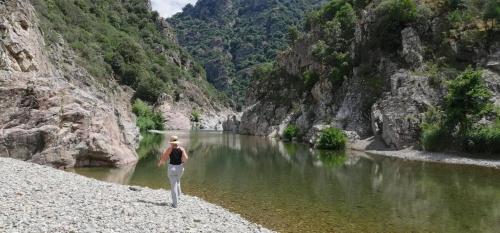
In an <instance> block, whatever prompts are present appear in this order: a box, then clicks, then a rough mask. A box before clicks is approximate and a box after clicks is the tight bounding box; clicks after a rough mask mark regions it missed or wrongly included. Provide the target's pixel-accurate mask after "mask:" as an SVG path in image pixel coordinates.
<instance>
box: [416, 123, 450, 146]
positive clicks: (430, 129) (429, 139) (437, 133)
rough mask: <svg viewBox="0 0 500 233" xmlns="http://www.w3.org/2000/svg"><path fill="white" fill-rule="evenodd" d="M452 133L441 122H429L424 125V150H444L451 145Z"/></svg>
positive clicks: (422, 140)
mask: <svg viewBox="0 0 500 233" xmlns="http://www.w3.org/2000/svg"><path fill="white" fill-rule="evenodd" d="M449 138H450V135H449V134H448V133H447V132H446V131H445V130H443V129H442V127H441V125H439V124H428V125H426V126H424V127H422V136H421V139H420V140H421V143H422V146H423V149H424V150H427V151H442V150H444V149H446V148H447V147H448V145H449V143H450V142H449V141H448V139H449Z"/></svg>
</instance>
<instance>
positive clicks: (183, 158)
mask: <svg viewBox="0 0 500 233" xmlns="http://www.w3.org/2000/svg"><path fill="white" fill-rule="evenodd" d="M181 149H182V162H183V163H185V162H186V161H188V159H189V156H188V154H187V152H186V150H184V148H181Z"/></svg>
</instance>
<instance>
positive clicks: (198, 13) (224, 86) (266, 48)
mask: <svg viewBox="0 0 500 233" xmlns="http://www.w3.org/2000/svg"><path fill="white" fill-rule="evenodd" d="M325 2H326V0H289V1H274V0H273V1H267V0H266V1H248V0H232V1H207V0H200V1H198V2H197V4H196V5H195V6H192V5H188V6H186V7H185V8H184V9H183V12H182V13H180V14H177V15H175V16H173V17H172V18H171V19H169V22H170V23H171V24H172V26H173V27H174V28H175V29H176V32H177V35H178V38H179V42H180V43H181V44H182V45H183V46H184V47H185V48H187V50H188V51H189V52H190V53H191V54H192V55H193V56H194V57H195V58H196V59H197V60H198V61H200V62H201V63H202V64H203V65H204V66H205V69H206V70H207V78H208V80H210V82H212V83H213V84H214V85H215V86H216V87H217V88H218V89H220V90H224V91H225V92H226V93H228V95H229V96H231V97H232V98H233V99H238V100H239V101H240V102H242V101H243V98H242V97H243V96H244V94H245V92H246V90H247V87H248V86H249V85H250V81H251V80H250V78H251V77H248V71H249V69H253V68H254V67H255V66H256V65H258V64H261V63H266V62H270V61H272V60H274V58H275V57H276V54H277V52H279V51H280V50H283V49H285V48H286V46H287V42H288V41H295V40H296V39H297V38H298V36H299V34H298V31H296V30H294V29H295V28H300V24H301V21H302V19H303V17H304V14H305V13H306V12H308V11H309V10H312V9H314V8H316V7H318V6H319V5H320V4H323V3H325ZM229 4H230V6H229ZM208 12H210V13H208ZM289 29H290V30H289Z"/></svg>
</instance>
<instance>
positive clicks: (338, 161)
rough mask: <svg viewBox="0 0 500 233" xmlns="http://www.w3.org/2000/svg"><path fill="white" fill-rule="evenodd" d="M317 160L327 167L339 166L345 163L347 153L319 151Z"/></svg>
mask: <svg viewBox="0 0 500 233" xmlns="http://www.w3.org/2000/svg"><path fill="white" fill-rule="evenodd" d="M318 158H319V160H320V161H321V163H323V164H324V165H325V166H327V167H329V168H336V167H340V166H342V165H344V164H345V161H346V160H347V155H346V153H345V152H344V151H325V150H320V151H319V156H318Z"/></svg>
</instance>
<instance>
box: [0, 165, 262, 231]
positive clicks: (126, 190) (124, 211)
mask: <svg viewBox="0 0 500 233" xmlns="http://www.w3.org/2000/svg"><path fill="white" fill-rule="evenodd" d="M0 171H1V173H2V176H1V177H0V209H1V210H2V211H1V212H0V232H200V231H201V232H270V230H268V229H265V228H263V227H261V226H259V225H257V224H253V223H250V222H248V221H247V220H245V219H243V218H242V217H240V216H239V215H237V214H234V213H231V212H229V211H227V210H225V209H223V208H222V207H219V206H216V205H214V204H210V203H208V202H206V201H204V200H202V199H200V198H197V197H191V196H187V195H184V196H183V197H182V200H181V203H180V206H179V208H177V209H173V208H171V207H170V206H169V203H170V192H169V191H167V190H153V189H149V188H142V187H140V188H139V187H131V186H126V185H119V184H112V183H106V182H101V181H97V180H94V179H90V178H86V177H83V176H79V175H76V174H72V173H69V172H65V171H61V170H56V169H53V168H49V167H46V166H41V165H37V164H32V163H27V162H23V161H18V160H14V159H9V158H0ZM165 179H166V178H165Z"/></svg>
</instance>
